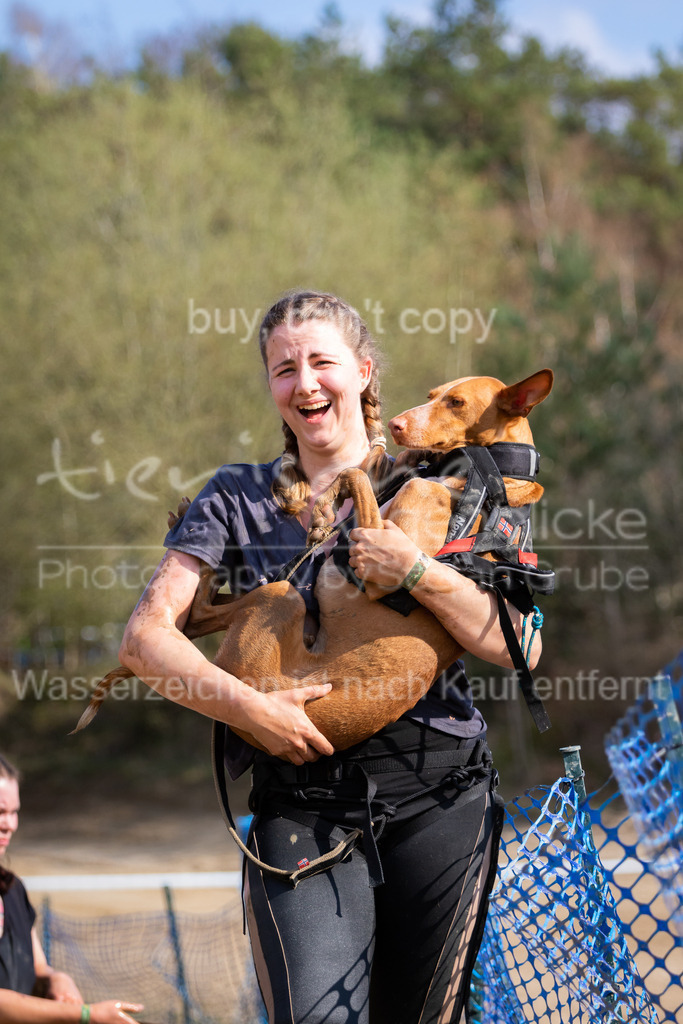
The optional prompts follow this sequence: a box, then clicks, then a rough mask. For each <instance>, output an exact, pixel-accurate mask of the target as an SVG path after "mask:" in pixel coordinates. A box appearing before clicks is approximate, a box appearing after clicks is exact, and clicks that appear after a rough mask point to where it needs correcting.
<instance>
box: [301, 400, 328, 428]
mask: <svg viewBox="0 0 683 1024" xmlns="http://www.w3.org/2000/svg"><path fill="white" fill-rule="evenodd" d="M331 405H332V403H331V402H328V401H326V400H323V401H320V402H309V403H308V404H307V405H300V406H299V407H298V411H299V413H300V414H301V415H302V416H303V418H304V419H305V420H306V422H307V423H318V422H319V421H320V420H321V419H322V418H323V416H324V415H325V413H326V412H327V410H328V409H329V408H330V406H331Z"/></svg>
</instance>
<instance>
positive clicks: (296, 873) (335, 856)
mask: <svg viewBox="0 0 683 1024" xmlns="http://www.w3.org/2000/svg"><path fill="white" fill-rule="evenodd" d="M211 747H212V757H211V760H212V764H213V778H214V784H215V786H216V793H217V795H218V803H219V806H220V808H221V812H222V814H223V819H224V821H225V825H226V828H227V830H228V832H229V833H230V835H231V836H232V838H233V839H234V840H235V842H236V843H237V845H238V846H239V848H240V850H241V851H242V853H243V854H244V856H245V857H248V858H249V860H250V861H251V862H252V863H253V864H256V866H257V867H258V868H260V869H261V871H267V872H268V874H271V875H275V876H276V877H278V878H282V879H283V880H284V881H287V882H289V883H290V885H291V886H292V888H293V889H295V888H296V886H297V885H298V884H299V882H301V881H303V880H304V879H305V878H310V877H311V876H312V875H317V874H319V873H320V872H321V871H327V869H328V868H331V867H332V866H333V865H334V864H338V863H339V861H341V860H344V859H345V858H346V857H348V855H349V854H350V853H351V851H352V850H353V848H354V846H355V845H356V843H357V842H358V839H359V838H360V836H361V835H362V834H363V833H362V829H359V828H355V829H352V830H351V831H350V832H349V833H347V834H346V835H343V836H342V838H341V839H340V841H339V843H337V845H336V846H335V847H334V849H332V850H330V851H329V852H328V853H324V854H322V855H321V856H320V857H316V858H315V860H312V861H310V862H308V863H307V864H304V865H302V866H301V867H297V868H295V869H294V870H292V871H289V870H287V868H276V867H273V866H272V865H271V864H266V863H265V862H264V861H262V860H260V859H259V858H258V857H255V856H254V854H253V853H252V852H251V850H250V849H249V848H248V847H247V846H246V845H245V844H244V843H243V842H242V840H241V839H240V837H239V835H238V833H237V829H236V828H235V822H234V821H233V817H232V812H231V810H230V800H229V797H228V787H227V785H226V782H225V726H224V725H223V723H222V722H214V723H213V729H212V733H211Z"/></svg>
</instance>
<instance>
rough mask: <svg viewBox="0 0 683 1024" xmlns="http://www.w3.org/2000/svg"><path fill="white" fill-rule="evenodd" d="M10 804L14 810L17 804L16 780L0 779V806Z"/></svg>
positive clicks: (17, 787) (17, 789) (17, 785)
mask: <svg viewBox="0 0 683 1024" xmlns="http://www.w3.org/2000/svg"><path fill="white" fill-rule="evenodd" d="M5 803H7V804H11V805H12V808H13V809H14V808H16V805H17V804H18V803H19V784H18V782H17V780H16V779H8V778H5V777H4V776H3V777H0V804H5Z"/></svg>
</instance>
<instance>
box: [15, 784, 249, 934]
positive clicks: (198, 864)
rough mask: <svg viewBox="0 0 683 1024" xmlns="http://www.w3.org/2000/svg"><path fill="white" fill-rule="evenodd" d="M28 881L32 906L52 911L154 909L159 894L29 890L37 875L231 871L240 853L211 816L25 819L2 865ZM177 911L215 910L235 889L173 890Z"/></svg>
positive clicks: (92, 813) (108, 811) (115, 809)
mask: <svg viewBox="0 0 683 1024" xmlns="http://www.w3.org/2000/svg"><path fill="white" fill-rule="evenodd" d="M5 863H6V865H7V866H8V867H10V868H11V870H12V871H14V872H15V873H16V874H18V875H20V876H21V877H22V878H24V879H27V880H29V881H28V882H27V887H28V888H29V892H30V895H31V898H32V900H33V902H34V903H35V905H36V906H39V905H40V903H41V901H42V900H43V899H44V898H45V896H48V897H49V899H50V905H51V907H52V909H53V910H57V911H60V912H62V913H68V914H74V915H77V916H81V915H88V916H89V915H101V914H119V913H126V912H128V911H135V910H158V909H161V908H162V907H163V906H164V905H165V904H164V896H163V891H162V890H161V889H159V888H155V889H150V890H132V891H126V890H123V891H119V890H116V891H109V892H107V891H106V890H105V891H92V892H82V893H71V892H66V893H62V892H57V891H53V892H49V893H46V892H43V891H42V890H41V891H37V890H35V891H31V888H30V877H31V876H36V875H97V874H130V873H133V872H135V873H147V872H159V871H163V872H180V871H236V870H238V869H239V866H240V854H239V851H238V849H237V847H236V846H235V843H234V842H233V840H232V839H231V838H230V836H229V835H228V833H227V831H226V828H225V825H224V824H223V820H222V818H221V816H220V813H219V811H218V809H216V810H215V811H207V810H204V809H202V810H197V811H191V810H187V809H178V811H174V810H173V809H172V808H167V807H166V808H163V809H160V808H157V807H155V806H153V805H152V806H149V805H144V804H139V805H135V804H130V803H115V802H107V804H106V806H103V807H99V808H89V809H86V810H83V811H79V812H72V813H69V814H60V815H59V816H54V817H53V816H52V815H51V814H49V813H46V812H43V813H41V814H40V816H39V817H38V816H36V815H35V814H34V815H32V816H31V817H30V818H29V817H25V816H24V815H23V814H22V818H21V823H20V827H19V830H18V831H17V833H16V835H15V836H14V838H13V840H12V846H11V848H10V852H9V858H8V860H7V861H6V862H5ZM173 896H174V901H175V905H176V907H177V909H179V910H187V911H197V912H200V911H205V910H213V909H216V908H217V907H220V906H223V905H224V904H226V903H231V902H233V901H234V900H236V899H238V894H237V892H236V891H235V890H234V889H219V890H216V889H213V890H206V889H176V890H174V893H173Z"/></svg>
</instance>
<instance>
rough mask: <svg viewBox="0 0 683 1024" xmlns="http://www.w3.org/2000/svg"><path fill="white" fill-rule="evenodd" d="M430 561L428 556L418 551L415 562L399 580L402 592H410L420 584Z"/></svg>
mask: <svg viewBox="0 0 683 1024" xmlns="http://www.w3.org/2000/svg"><path fill="white" fill-rule="evenodd" d="M431 561H432V560H431V558H430V557H429V555H426V554H425V553H424V551H420V553H419V555H418V556H417V558H416V560H415V562H414V563H413V565H412V566H411V568H410V569H409V570H408V572H407V573H406V575H405V576H404V578H403V579H402V580H401V583H400V586H402V587H403V589H404V590H407V591H408V592H410V591H411V590H412V589H413V587H414V586H415V585H416V584H417V583H419V582H420V580H421V579H422V577H423V576H424V574H425V572H426V571H427V569H428V568H429V566H430V564H431Z"/></svg>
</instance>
